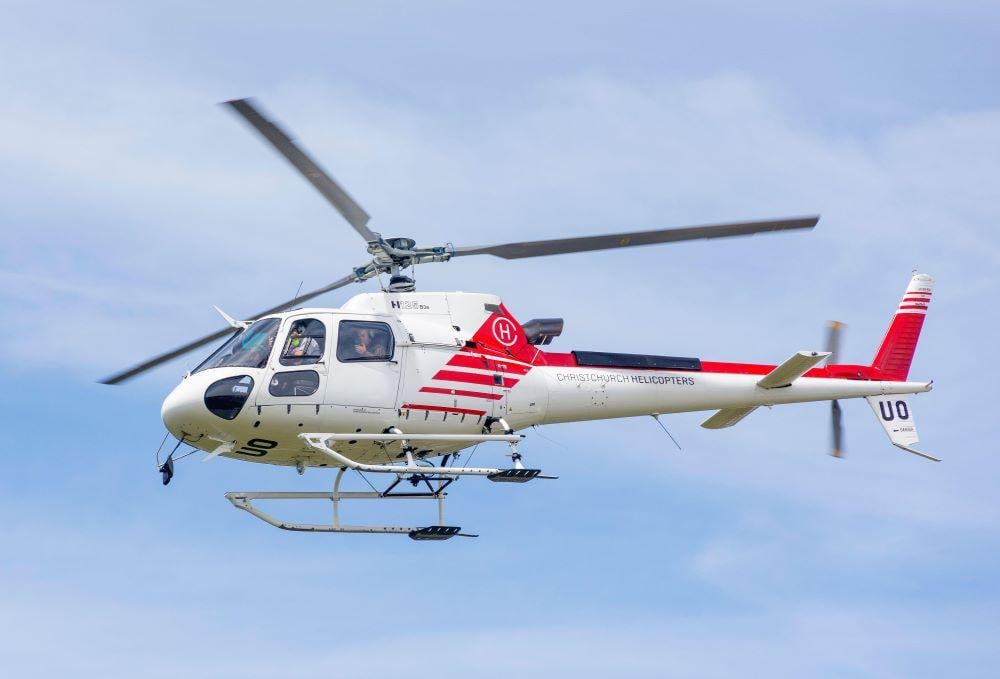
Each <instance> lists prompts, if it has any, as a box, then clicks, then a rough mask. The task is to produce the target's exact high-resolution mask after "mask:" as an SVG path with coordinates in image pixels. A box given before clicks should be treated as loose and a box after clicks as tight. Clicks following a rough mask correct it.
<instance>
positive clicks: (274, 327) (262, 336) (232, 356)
mask: <svg viewBox="0 0 1000 679" xmlns="http://www.w3.org/2000/svg"><path fill="white" fill-rule="evenodd" d="M279 323H280V321H279V320H278V319H277V318H262V319H261V320H259V321H256V322H254V323H252V324H251V325H250V326H249V327H247V328H245V329H241V330H238V331H237V332H236V334H235V335H233V336H232V337H230V338H229V339H228V340H226V343H225V344H223V345H222V346H221V347H219V348H218V349H216V350H215V351H214V352H213V353H212V355H211V356H209V357H208V358H206V359H205V361H204V362H202V364H201V365H199V366H198V367H197V368H195V369H194V371H193V372H199V371H201V370H208V369H209V368H227V367H240V368H263V367H264V366H266V365H267V359H268V357H269V356H270V355H271V348H272V347H273V346H274V338H275V337H276V336H277V334H278V324H279Z"/></svg>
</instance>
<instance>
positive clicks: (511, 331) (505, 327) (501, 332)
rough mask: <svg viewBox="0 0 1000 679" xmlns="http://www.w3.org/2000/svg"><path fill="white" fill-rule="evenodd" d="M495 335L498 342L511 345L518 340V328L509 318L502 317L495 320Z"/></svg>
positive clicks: (506, 345) (507, 345)
mask: <svg viewBox="0 0 1000 679" xmlns="http://www.w3.org/2000/svg"><path fill="white" fill-rule="evenodd" d="M493 336H494V337H495V338H496V340H497V342H499V343H500V344H502V345H504V346H505V347H509V346H511V345H512V344H514V343H515V342H516V341H517V328H516V327H515V326H514V323H513V322H512V321H511V320H510V319H509V318H504V317H503V316H501V317H500V318H498V319H496V320H495V321H493Z"/></svg>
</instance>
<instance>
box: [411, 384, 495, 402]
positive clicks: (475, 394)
mask: <svg viewBox="0 0 1000 679" xmlns="http://www.w3.org/2000/svg"><path fill="white" fill-rule="evenodd" d="M420 391H424V392H427V393H428V394H447V395H449V396H468V397H469V398H486V399H489V400H491V401H499V400H500V399H502V398H503V395H502V394H487V393H486V392H484V391H466V390H465V389H442V388H441V387H420Z"/></svg>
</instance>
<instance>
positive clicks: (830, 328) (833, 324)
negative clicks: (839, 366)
mask: <svg viewBox="0 0 1000 679" xmlns="http://www.w3.org/2000/svg"><path fill="white" fill-rule="evenodd" d="M843 330H844V324H843V323H841V322H840V321H827V323H826V350H827V351H829V352H830V355H829V356H828V357H827V359H826V364H827V365H836V363H837V360H838V359H839V356H840V334H841V333H842V332H843Z"/></svg>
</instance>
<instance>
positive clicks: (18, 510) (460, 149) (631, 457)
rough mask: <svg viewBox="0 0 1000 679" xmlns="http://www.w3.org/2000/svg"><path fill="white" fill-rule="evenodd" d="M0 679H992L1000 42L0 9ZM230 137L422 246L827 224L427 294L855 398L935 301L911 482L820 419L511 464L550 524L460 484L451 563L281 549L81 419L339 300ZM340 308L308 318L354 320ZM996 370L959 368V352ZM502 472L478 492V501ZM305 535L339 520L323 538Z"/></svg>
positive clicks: (278, 479)
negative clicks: (471, 297) (213, 346)
mask: <svg viewBox="0 0 1000 679" xmlns="http://www.w3.org/2000/svg"><path fill="white" fill-rule="evenodd" d="M0 7H2V9H3V15H4V17H5V20H4V21H3V22H2V23H0V91H2V92H3V96H2V97H0V196H2V200H0V309H2V310H3V315H4V321H5V322H4V323H2V324H0V384H2V386H3V388H2V389H0V425H2V431H3V436H4V438H5V445H4V446H3V447H2V450H0V456H2V460H3V463H2V467H0V469H2V472H0V516H2V517H3V525H4V529H3V540H0V671H2V672H3V674H4V675H5V676H23V677H56V676H59V677H62V676H66V675H67V674H72V675H73V676H77V677H98V676H99V677H106V676H126V675H135V674H138V673H140V672H141V673H142V674H143V675H144V676H148V677H177V676H186V677H241V678H247V677H265V676H269V677H270V676H276V675H277V676H295V677H320V676H322V677H331V676H333V677H356V676H359V675H362V674H364V675H373V676H381V675H387V674H390V673H392V674H397V673H400V672H405V673H406V674H408V675H410V676H417V677H420V676H435V677H466V676H469V675H470V674H472V673H475V674H476V675H477V676H480V677H484V678H486V677H508V676H512V675H514V674H515V673H516V674H517V675H518V676H522V677H549V676H553V675H575V676H580V677H604V676H608V675H610V674H612V673H614V674H615V675H618V676H630V677H662V676H676V677H728V676H732V675H733V674H735V673H740V674H759V675H763V674H770V675H779V676H791V675H795V676H809V677H899V676H906V677H921V676H927V677H936V676H941V675H943V674H947V675H949V676H956V677H976V676H986V675H989V674H990V673H991V668H994V667H996V665H997V664H998V662H1000V648H998V646H997V644H996V638H997V637H998V635H1000V614H998V611H1000V576H998V575H997V573H998V571H1000V506H998V503H997V501H996V498H997V486H998V478H1000V460H998V459H997V454H996V453H997V443H996V442H997V433H998V432H997V424H996V416H995V413H994V409H993V405H992V404H993V400H994V397H995V388H994V385H993V380H994V379H995V377H996V371H995V370H993V368H992V365H993V362H994V361H993V358H992V356H991V352H990V351H987V350H982V347H983V346H986V347H987V349H988V348H989V346H991V342H992V338H993V337H995V336H996V335H997V333H998V331H1000V323H998V320H997V314H996V312H995V310H994V308H995V304H994V302H995V300H996V299H997V298H998V296H1000V286H998V283H997V277H996V271H997V270H998V266H1000V232H998V229H997V224H998V222H1000V205H998V204H997V201H996V188H995V187H996V178H997V177H998V176H1000V95H998V93H997V88H996V87H995V78H996V73H998V72H1000V48H998V47H997V45H1000V7H998V6H997V5H996V4H995V3H989V2H948V3H944V2H932V1H926V2H924V1H916V2H899V1H896V0H876V1H874V2H871V1H869V2H834V3H830V2H825V3H813V2H755V3H735V2H721V1H719V2H713V1H709V2H699V3H689V4H671V5H668V4H666V3H658V2H629V1H621V2H615V3H608V4H598V3H569V2H532V3H519V2H508V3H500V4H496V3H493V4H486V3H471V2H466V3H462V2H423V3H407V2H380V1H377V0H375V1H370V2H326V3H304V2H290V3H284V4H281V5H280V6H279V5H275V4H274V3H259V2H218V3H210V4H206V3H190V2H170V3H164V2H148V3H125V2H120V3H111V2H96V3H87V4H85V5H84V4H80V3H66V2H53V3H44V4H42V3H29V2H19V1H15V0H5V1H3V2H0ZM244 96H254V97H257V98H258V100H259V102H260V103H261V105H262V106H263V107H264V108H265V109H266V110H267V111H269V112H270V114H271V115H273V116H274V117H275V118H277V119H278V120H279V121H280V122H281V123H282V124H283V125H285V126H286V127H287V128H288V129H290V130H291V131H292V132H293V133H294V136H296V137H297V138H298V139H299V140H300V141H301V142H302V143H303V144H304V145H305V146H306V147H307V148H308V149H309V150H310V151H311V152H312V153H313V154H314V155H315V156H316V157H317V158H318V159H320V161H321V163H322V164H323V165H324V166H325V167H326V168H327V169H329V170H330V171H331V173H332V174H333V175H334V176H335V177H337V178H338V180H340V181H341V182H342V183H343V184H344V185H345V186H346V187H347V188H348V190H349V191H350V192H351V193H352V195H353V196H354V197H355V198H357V199H358V201H359V202H360V203H361V204H362V205H363V206H364V207H365V209H366V210H367V211H368V212H369V213H370V214H372V216H373V218H372V222H371V227H372V228H373V229H374V230H376V231H379V232H381V233H383V234H385V235H387V236H388V235H406V236H411V237H414V238H416V239H417V240H418V242H419V243H420V244H422V245H438V244H443V243H448V242H451V243H454V244H456V245H479V244H486V243H493V242H503V241H508V240H518V239H529V238H555V237H566V236H571V235H585V234H597V233H607V232H613V231H627V230H639V229H654V228H665V227H671V226H682V225H689V224H703V223H713V222H721V221H729V220H742V219H756V218H761V219H763V218H775V217H783V216H792V215H802V214H821V215H822V219H821V220H820V223H819V225H818V226H817V228H816V229H815V230H814V231H812V232H808V233H789V234H777V235H762V236H756V237H753V238H746V239H730V240H721V241H715V242H698V243H684V244H673V245H665V246H656V247H648V248H636V249H634V250H629V251H620V252H598V253H587V254H578V255H568V256H561V257H553V258H549V259H529V260H524V261H510V262H508V261H504V260H499V259H492V258H486V257H484V258H478V259H475V260H472V259H469V260H466V259H459V260H456V261H455V262H451V263H448V264H444V265H440V266H437V265H435V266H433V267H429V266H425V267H420V268H419V269H418V271H417V272H416V278H417V282H418V287H419V288H420V289H425V290H453V289H459V290H467V291H483V292H492V293H497V294H500V295H501V296H502V297H503V299H504V301H505V303H506V305H507V307H508V308H509V309H510V310H511V311H512V312H513V313H514V314H515V315H516V316H518V317H519V318H520V319H522V320H526V319H529V318H534V317H551V316H559V317H563V318H564V319H565V321H566V329H565V332H564V333H563V336H562V337H560V338H559V339H557V340H556V342H555V343H554V344H553V348H554V349H555V350H561V351H568V350H570V349H585V350H595V349H596V350H616V351H631V352H648V353H664V354H672V355H682V356H698V357H701V358H704V359H708V360H737V361H750V362H762V363H778V362H781V361H782V360H784V359H785V358H786V357H788V356H789V355H791V353H792V352H795V351H799V350H814V349H822V348H823V347H822V343H823V333H824V324H825V322H826V321H827V320H829V319H837V320H840V321H843V322H844V323H846V326H847V329H846V334H845V336H844V344H843V347H842V359H843V361H844V362H850V363H868V362H869V361H870V359H871V357H872V355H873V354H874V351H875V348H876V346H877V344H878V341H879V340H880V338H881V336H882V332H883V331H884V328H885V326H886V325H887V323H888V320H889V316H890V314H891V312H892V310H893V309H894V308H895V305H896V304H897V302H898V300H899V297H900V295H901V294H902V292H903V290H904V289H905V286H906V283H907V281H908V280H909V277H910V275H911V272H912V271H914V270H919V271H921V272H925V273H929V274H931V275H933V276H934V277H935V278H936V281H937V286H936V288H935V296H934V302H933V303H932V305H931V310H930V314H929V316H928V318H927V322H926V324H925V326H924V331H923V334H922V337H921V342H920V346H919V347H918V350H917V353H916V358H915V361H914V365H913V368H912V370H911V377H913V378H914V379H921V380H923V379H928V380H929V379H933V380H934V381H935V388H934V390H933V391H932V392H930V393H928V394H921V395H919V396H917V397H915V398H913V400H912V405H913V410H914V414H915V417H916V419H917V421H918V427H919V430H920V433H921V436H922V442H921V444H920V447H921V448H922V449H923V450H926V451H927V452H929V453H931V454H934V455H937V456H939V457H942V458H944V461H943V462H941V463H940V464H934V463H931V462H927V461H925V460H922V459H919V458H916V457H913V456H908V455H906V454H904V453H902V452H900V451H898V450H896V449H894V448H893V447H892V446H891V445H890V444H889V442H888V441H887V440H886V438H885V436H884V434H883V433H882V431H881V428H880V427H879V425H878V423H877V422H876V421H875V419H874V418H873V416H872V415H871V414H870V409H869V407H868V405H867V404H866V403H864V402H863V401H848V402H844V403H843V404H842V405H843V408H844V418H845V426H846V435H847V456H846V457H845V458H844V459H841V460H837V459H833V458H832V457H830V456H829V455H828V454H827V448H828V445H829V432H828V419H829V414H828V408H827V407H826V406H825V405H824V404H803V405H791V406H782V407H776V408H774V409H772V410H762V411H758V412H755V413H754V414H753V415H752V416H750V417H748V418H747V419H745V420H744V421H742V422H741V423H739V425H737V426H735V427H733V428H731V429H726V430H721V431H708V430H704V429H702V428H700V427H699V426H698V425H699V423H700V422H701V421H702V420H703V419H704V418H705V417H706V414H705V413H690V414H681V415H673V416H669V417H665V418H663V419H664V420H665V423H666V424H667V426H668V427H669V428H670V431H671V433H672V434H673V435H674V436H675V437H676V438H677V440H678V441H679V442H680V445H681V447H682V450H680V451H678V450H677V449H676V448H675V447H674V446H673V444H672V443H671V442H670V440H669V439H668V438H666V436H665V435H664V433H663V432H662V430H660V429H659V428H658V427H657V426H656V423H655V422H653V421H652V420H650V419H647V418H638V419H627V420H618V421H607V422H591V423H582V424H566V425H555V426H549V427H544V428H541V429H539V430H537V431H529V432H528V434H529V435H528V439H527V441H526V442H525V445H524V446H523V451H522V452H524V454H525V458H526V461H527V462H528V463H529V465H530V466H538V467H541V468H542V469H543V470H544V471H545V472H546V473H551V474H556V475H558V476H559V477H560V478H559V480H558V481H549V482H545V483H542V482H536V483H531V484H527V485H525V486H523V487H515V488H509V487H503V486H500V487H497V485H494V484H485V483H478V484H477V483H476V480H475V479H471V480H468V479H467V480H465V481H463V482H461V483H459V484H456V485H455V486H454V492H452V493H451V495H450V496H449V500H448V502H449V507H448V517H449V519H452V520H454V522H455V523H458V524H460V525H462V526H464V527H465V528H467V529H469V530H472V531H474V532H477V533H479V534H480V535H481V536H482V537H480V538H478V539H475V540H458V539H455V540H450V541H448V542H444V543H439V544H438V543H414V542H412V541H410V540H406V539H405V538H398V539H397V538H395V537H392V536H384V537H382V536H336V535H306V534H294V533H287V532H283V531H278V530H275V529H273V528H271V527H269V526H266V525H265V524H263V523H261V522H258V521H255V520H253V519H252V518H251V517H250V516H249V515H247V514H245V513H242V512H237V511H234V509H233V508H232V507H231V506H230V505H229V503H228V502H226V500H225V499H224V498H223V494H224V493H225V492H226V491H230V490H299V489H301V490H323V489H326V488H327V487H328V486H329V484H330V483H331V479H330V474H329V472H325V471H321V470H309V471H307V473H306V474H305V475H304V476H302V477H299V476H297V475H296V474H295V472H294V470H290V469H278V468H272V467H270V466H266V465H261V466H257V465H252V464H239V463H237V462H235V461H231V460H225V459H217V460H214V461H212V462H209V463H205V464H201V463H200V462H198V461H197V460H198V457H191V458H188V459H186V460H184V461H182V462H181V463H179V464H178V468H177V476H176V477H175V479H174V481H173V483H171V485H170V486H168V487H166V488H164V487H163V486H162V485H161V484H160V478H159V475H158V474H157V473H156V468H155V467H156V466H155V461H154V451H155V450H156V446H157V445H158V444H159V442H160V441H161V439H162V436H163V434H164V433H165V432H164V429H163V426H162V423H161V422H160V419H159V408H160V403H161V402H162V400H163V398H164V396H165V395H166V394H167V393H168V392H169V390H170V389H171V388H172V387H173V386H174V385H175V384H176V383H177V382H178V380H179V379H180V376H181V375H182V374H183V373H184V371H185V370H187V369H188V368H190V367H192V366H193V365H194V364H196V363H197V362H199V361H200V360H201V358H203V356H204V354H207V351H206V352H204V354H199V353H198V352H196V353H195V354H192V355H190V356H187V357H185V358H183V359H179V360H177V361H175V362H173V363H170V364H168V365H166V366H164V367H162V368H160V369H158V370H156V371H155V372H152V373H149V374H147V375H145V376H143V377H141V378H139V379H136V380H134V381H132V382H129V383H127V384H125V385H123V386H118V387H109V386H105V385H100V384H97V380H98V379H99V378H101V377H102V376H105V375H107V374H110V373H112V372H115V371H117V370H119V369H121V368H124V367H128V366H130V365H132V364H134V363H136V362H138V361H140V360H143V359H144V358H147V357H149V356H152V355H155V354H158V353H160V352H162V351H164V350H167V349H170V348H172V347H173V346H175V345H178V344H181V343H184V342H185V341H187V340H189V339H192V338H194V337H197V336H199V335H201V334H206V333H208V332H211V331H213V330H216V329H217V328H218V325H219V318H218V316H217V315H216V313H215V311H214V310H213V309H212V305H213V304H217V305H219V306H220V307H222V308H223V309H225V310H226V311H227V312H229V313H230V314H232V315H233V316H237V317H241V316H249V315H251V314H253V313H254V312H256V311H258V310H260V309H264V308H267V307H269V306H271V305H272V304H274V303H276V302H277V301H280V300H282V299H287V298H290V297H292V296H293V294H294V292H295V290H296V289H297V288H298V287H299V285H300V284H301V285H302V286H303V289H305V290H308V289H311V288H313V287H320V286H322V285H324V284H326V283H328V282H330V281H332V280H335V279H337V278H340V277H341V276H343V275H344V274H346V273H347V271H348V270H349V269H350V267H353V266H357V265H359V264H362V263H363V262H364V248H363V243H361V242H360V240H359V239H358V238H357V236H356V235H355V234H354V233H353V232H352V231H351V230H350V229H349V228H348V227H347V226H346V225H345V224H344V223H343V221H342V220H341V219H340V217H339V215H337V214H336V213H335V212H334V211H333V210H331V209H330V208H329V206H328V205H327V204H326V203H324V202H323V200H322V199H321V198H320V197H319V196H317V195H316V194H315V192H314V191H313V190H312V189H311V187H309V186H308V185H307V184H306V183H305V182H303V181H302V179H301V178H300V177H298V176H297V175H295V174H294V173H293V172H292V171H291V170H290V169H289V168H288V167H287V166H286V164H285V163H284V161H283V160H282V159H280V158H279V157H278V156H277V155H276V154H275V153H274V152H273V151H272V150H270V149H268V148H267V147H266V146H265V145H264V144H263V143H262V142H261V141H260V140H258V139H257V138H256V137H255V136H254V135H253V134H252V133H251V132H250V131H249V130H248V129H246V127H245V126H244V125H243V124H242V123H240V121H238V120H237V119H235V117H233V116H232V115H231V114H230V113H229V112H227V111H225V110H223V109H222V108H220V107H219V106H217V103H218V102H221V101H225V100H227V99H231V98H235V97H244ZM372 287H373V284H371V283H369V284H367V286H365V287H362V286H355V287H350V288H346V289H342V290H339V291H336V292H334V293H331V294H329V295H327V296H325V297H323V298H321V300H320V301H321V302H322V303H324V304H328V305H331V306H337V305H339V304H341V303H343V302H344V301H346V300H347V299H348V298H349V297H350V296H351V295H352V294H355V293H356V292H359V291H362V290H368V289H371V288H372ZM984 341H985V342H986V344H983V342H984ZM502 452H503V451H501V450H492V451H490V450H487V449H486V448H483V449H482V450H481V451H480V452H479V453H478V455H479V456H481V457H480V459H479V460H478V462H482V463H485V462H487V461H495V462H500V461H501V460H502V458H501V453H502ZM318 510H321V511H325V508H324V507H322V506H321V507H319V508H318Z"/></svg>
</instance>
